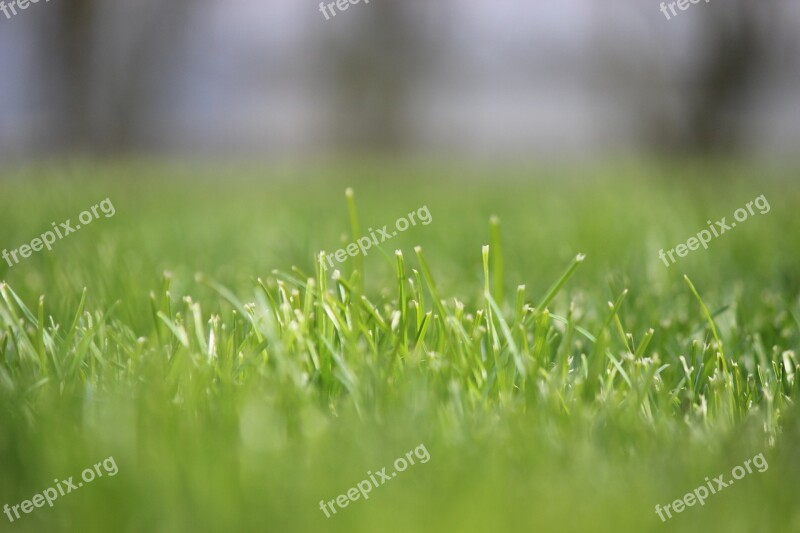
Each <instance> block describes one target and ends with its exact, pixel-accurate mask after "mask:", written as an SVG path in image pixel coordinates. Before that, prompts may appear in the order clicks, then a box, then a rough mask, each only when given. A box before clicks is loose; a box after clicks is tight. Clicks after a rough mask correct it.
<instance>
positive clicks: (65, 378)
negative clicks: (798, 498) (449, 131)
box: [0, 162, 800, 533]
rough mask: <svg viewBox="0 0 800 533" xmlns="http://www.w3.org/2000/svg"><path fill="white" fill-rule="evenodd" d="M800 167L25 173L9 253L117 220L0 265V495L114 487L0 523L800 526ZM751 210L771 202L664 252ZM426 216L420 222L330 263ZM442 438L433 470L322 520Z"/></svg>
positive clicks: (17, 181) (16, 191)
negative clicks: (84, 478)
mask: <svg viewBox="0 0 800 533" xmlns="http://www.w3.org/2000/svg"><path fill="white" fill-rule="evenodd" d="M794 175H795V174H794V173H793V172H791V171H790V170H781V169H774V168H758V167H743V166H737V165H733V164H730V165H726V164H714V165H711V164H705V165H701V164H691V163H684V164H680V165H677V164H675V165H665V164H629V165H624V166H611V165H607V166H606V167H605V168H602V169H598V168H595V167H592V168H588V167H587V168H578V167H576V168H573V169H572V170H570V171H565V170H553V169H549V170H548V169H528V168H522V167H491V166H488V165H487V166H485V167H463V168H461V167H459V166H456V165H444V164H436V163H408V162H401V163H392V164H391V165H390V164H387V163H386V162H372V163H362V164H350V165H344V164H337V165H322V164H314V163H309V164H308V165H307V166H306V167H303V168H300V169H298V168H296V167H289V166H284V167H275V168H271V169H263V168H259V167H226V166H222V165H220V166H217V167H202V166H198V167H196V168H191V167H185V166H178V165H174V166H169V165H166V164H150V163H127V164H106V165H97V164H85V163H72V164H69V165H65V166H59V167H55V166H53V167H37V168H35V169H22V170H15V171H5V174H4V176H3V178H4V181H2V182H1V183H0V187H1V189H0V190H2V194H0V228H2V229H1V230H0V238H1V240H2V242H0V247H2V248H9V249H11V248H16V247H18V246H20V245H21V244H24V243H29V242H30V241H31V239H33V238H35V237H37V236H39V235H40V234H42V233H43V232H45V231H47V230H49V229H50V228H51V222H59V221H64V220H66V219H68V218H71V219H73V221H74V220H75V219H76V218H77V216H78V213H80V212H81V211H83V210H84V209H87V208H89V207H90V206H92V205H95V204H97V203H98V202H100V201H101V200H103V199H105V198H109V199H110V200H111V201H112V202H113V205H114V207H115V214H114V216H113V217H110V218H100V219H98V220H96V221H94V222H92V223H91V224H90V225H88V226H86V227H83V228H81V229H80V230H79V231H77V232H75V233H72V234H71V235H68V236H66V237H65V238H64V239H62V240H59V241H57V242H56V243H55V245H54V246H53V249H52V251H49V252H48V251H42V252H38V253H35V254H33V255H32V256H31V257H29V258H27V259H24V260H23V261H21V262H20V263H19V264H16V265H14V266H13V267H9V266H8V264H7V263H6V262H5V261H3V262H0V279H2V280H4V283H3V284H2V285H0V472H2V475H1V476H0V505H4V504H8V505H9V506H12V505H16V504H20V503H21V502H23V501H24V500H28V499H30V498H31V497H32V496H33V495H34V494H36V493H42V492H43V491H44V490H45V489H47V488H48V487H51V486H53V485H54V479H56V478H57V479H59V480H65V479H67V478H68V477H69V476H74V477H75V481H78V480H79V479H80V475H81V471H82V470H84V469H85V468H87V467H88V468H92V465H95V464H97V463H99V462H101V461H103V460H104V459H106V458H108V457H112V456H113V458H114V461H115V464H116V465H117V467H118V472H117V473H116V474H115V475H113V476H112V475H108V474H106V475H104V476H102V477H99V478H98V479H95V480H94V481H92V482H91V483H85V484H84V486H83V487H80V488H79V489H77V490H76V491H74V492H72V493H69V494H66V495H64V496H59V498H58V499H57V500H55V502H54V505H53V507H52V508H51V507H49V506H48V505H46V504H45V505H44V506H43V507H42V508H34V509H33V511H32V512H30V513H29V514H22V513H21V517H20V518H19V519H15V520H14V521H13V522H11V521H10V520H9V519H8V518H6V516H5V515H0V531H19V532H34V531H36V532H39V531H86V532H94V531H98V532H100V531H102V532H107V531H121V532H131V533H133V532H137V533H138V532H142V531H152V532H184V531H185V532H195V531H209V532H217V531H219V532H223V531H225V532H227V531H254V532H255V531H280V532H284V531H286V532H290V531H291V532H294V531H297V532H306V531H347V532H354V531H363V532H374V531H388V532H394V531H397V532H409V531H415V532H416V531H419V532H426V531H431V532H434V531H435V532H439V531H458V532H487V531H565V532H572V531H586V532H608V531H622V532H628V531H630V532H643V531H682V532H685V531H727V532H751V531H753V532H754V531H776V532H784V531H787V532H788V531H800V513H798V511H797V510H796V509H797V507H796V505H794V494H795V492H794V489H795V488H796V486H797V479H798V476H799V475H800V459H799V458H798V455H797V453H796V446H797V444H798V442H800V440H798V439H800V415H798V412H797V410H796V409H795V408H794V407H793V404H794V402H795V398H796V396H797V393H798V385H797V382H796V379H795V377H796V373H797V372H798V363H799V362H800V361H798V355H797V353H796V351H797V347H798V342H799V341H800V297H799V293H800V275H798V273H800V251H799V250H798V248H797V243H798V237H800V218H798V217H797V216H796V215H797V213H798V206H800V189H799V188H798V187H797V182H796V178H795V177H793V176H794ZM348 187H352V188H353V190H354V192H355V194H354V197H353V198H352V199H351V200H352V201H349V202H348V198H347V197H346V195H345V190H346V189H347V188H348ZM760 195H764V197H765V198H766V199H767V200H768V201H769V204H770V210H769V212H768V213H766V214H763V215H762V214H759V213H758V212H756V214H755V215H753V216H751V217H749V218H748V220H747V221H746V222H744V223H741V224H739V225H738V226H737V227H735V228H732V229H731V230H730V231H728V232H726V233H725V234H724V235H720V237H719V238H716V239H713V240H712V241H711V242H710V244H709V247H708V250H704V249H703V248H700V249H699V250H696V251H693V252H691V253H690V254H689V255H688V256H687V257H685V258H682V259H680V260H679V261H678V263H677V264H675V265H673V266H671V267H669V268H667V267H666V266H665V265H664V263H663V262H662V261H661V260H660V259H659V258H658V251H659V250H660V249H670V248H673V247H675V245H677V244H679V243H682V242H683V243H685V242H686V241H687V239H688V238H690V237H692V236H694V235H695V234H697V233H698V231H700V230H703V229H705V228H706V227H707V223H706V221H707V220H712V221H716V220H718V219H721V218H722V217H728V220H729V221H730V220H732V218H733V213H734V211H735V210H736V209H737V208H740V207H743V206H745V204H746V203H747V202H748V201H751V200H753V199H754V198H756V197H758V196H760ZM421 206H427V207H428V209H429V211H430V214H431V216H432V223H430V224H429V225H424V226H423V225H416V226H413V227H411V228H409V229H408V230H407V231H405V232H402V233H400V234H398V235H397V236H396V237H395V238H393V239H392V240H391V241H388V242H386V243H384V244H383V245H382V246H381V247H380V248H372V249H371V250H370V251H369V254H368V255H367V256H366V257H362V256H358V257H355V258H349V259H347V260H346V261H345V262H344V263H343V264H342V265H341V266H340V268H339V271H338V272H333V271H332V270H331V269H329V270H328V271H327V272H322V273H321V272H320V268H319V264H318V260H319V259H320V258H319V256H318V255H317V254H319V252H320V251H323V250H324V251H326V252H328V253H330V252H332V251H335V250H337V249H339V248H342V247H343V246H344V245H346V244H347V243H348V242H350V241H353V240H355V239H356V238H357V237H359V236H361V235H365V234H367V229H368V228H370V227H373V228H378V227H381V226H383V225H385V224H386V225H392V224H394V221H395V219H397V218H398V217H401V216H404V215H406V214H407V213H409V212H411V211H414V210H417V209H418V208H420V207H421ZM493 216H495V217H497V218H496V219H493V218H492V217H493ZM487 247H488V248H487ZM396 250H399V251H400V254H399V255H398V254H396V253H395V251H396ZM421 444H424V446H425V449H426V450H427V451H428V452H429V456H430V459H429V460H428V461H427V462H425V463H424V464H422V463H419V462H418V464H415V465H414V466H410V467H409V468H408V469H407V470H406V471H405V472H403V473H402V474H399V475H398V476H397V477H396V478H392V479H391V481H390V482H388V483H387V484H386V485H385V486H379V487H378V488H374V489H372V492H371V493H370V494H369V496H370V497H369V499H368V500H364V499H363V498H361V499H358V500H357V501H353V502H351V503H349V505H348V506H347V508H344V509H342V508H338V507H337V509H338V512H337V513H336V514H335V515H333V516H331V517H330V518H327V517H326V515H325V514H324V513H323V511H322V510H321V509H320V501H321V500H324V501H326V502H327V501H330V500H335V499H336V497H337V496H338V495H340V494H343V493H346V492H347V490H348V489H349V488H351V487H354V486H356V485H357V484H358V483H359V482H361V481H362V480H364V479H366V478H367V472H368V471H371V472H373V473H374V472H377V471H379V470H380V469H381V468H383V467H388V468H387V471H389V472H391V470H392V469H393V466H392V465H393V462H394V461H395V459H396V458H397V457H401V456H405V454H406V452H408V451H409V450H414V449H415V448H417V447H418V446H419V445H421ZM761 453H763V457H764V458H765V461H766V462H768V466H769V467H768V469H764V471H763V472H761V471H758V470H753V471H752V473H748V474H747V475H745V476H744V477H743V478H742V479H741V480H738V481H736V484H734V485H732V486H730V487H728V488H725V489H724V490H723V491H721V492H719V493H717V494H713V495H710V496H709V497H708V499H707V500H706V501H705V502H704V505H702V506H700V505H694V506H692V507H687V508H686V509H685V510H684V511H683V512H681V513H680V514H676V513H673V517H672V518H671V519H669V520H667V521H666V522H662V520H661V519H659V516H658V515H657V514H656V512H655V506H656V504H660V505H661V507H664V506H665V505H669V504H672V502H674V501H675V500H677V499H679V498H683V497H684V495H685V494H686V493H689V492H692V491H693V490H694V489H695V488H696V487H698V486H701V485H704V484H706V481H704V479H705V478H706V477H709V479H711V478H715V477H717V476H718V475H720V474H725V477H726V479H730V478H731V470H732V469H733V468H734V467H736V466H737V465H742V464H743V463H744V462H745V461H746V460H749V459H750V458H752V457H754V456H756V455H757V454H761ZM34 503H35V502H34Z"/></svg>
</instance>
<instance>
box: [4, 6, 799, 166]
mask: <svg viewBox="0 0 800 533" xmlns="http://www.w3.org/2000/svg"><path fill="white" fill-rule="evenodd" d="M659 4H660V3H659V2H656V1H654V0H647V1H642V0H616V1H614V2H610V3H606V2H597V1H596V0H540V1H537V2H530V1H525V0H492V1H491V2H489V1H486V2H480V1H477V0H460V1H454V0H438V1H436V2H431V1H429V0H402V1H399V0H373V1H372V2H370V3H369V4H364V3H363V1H362V2H361V3H359V4H357V5H352V6H350V8H349V9H348V10H347V11H345V12H340V13H339V14H338V15H337V16H336V17H335V18H332V19H331V20H326V19H325V17H324V16H323V14H322V13H321V12H320V10H319V3H318V2H316V1H313V0H303V1H298V0H263V1H260V2H257V1H249V0H225V1H222V0H191V1H190V0H171V1H170V2H164V1H154V0H135V1H134V0H115V1H113V2H109V1H105V2H100V1H98V0H55V1H53V2H49V3H45V2H39V3H37V4H31V5H30V6H29V8H28V9H27V10H25V11H19V12H18V14H17V15H16V16H13V17H11V18H6V17H5V16H3V15H2V14H0V50H2V51H3V53H2V54H0V164H9V163H14V164H17V163H24V162H26V161H30V160H38V159H40V158H43V157H59V156H63V155H87V156H119V155H139V156H141V155H144V156H171V157H198V156H203V157H221V158H235V157H248V158H256V159H260V158H265V159H274V158H293V157H298V156H303V157H316V156H331V155H334V156H335V155H339V154H348V155H353V154H357V155H363V154H366V155H372V154H375V155H384V154H393V155H394V154H400V155H413V156H420V157H433V156H435V157H460V156H464V157H466V156H469V157H470V158H488V159H493V158H520V159H527V158H532V159H533V158H535V159H539V160H541V159H556V160H563V159H567V158H568V159H570V160H574V159H575V158H586V159H592V158H598V157H603V158H611V157H618V156H626V155H656V156H676V155H686V156H697V155H701V156H702V155H714V154H721V155H736V156H741V157H747V158H756V159H758V158H781V159H790V158H793V156H796V154H797V152H798V151H797V147H798V146H800V120H798V118H800V117H798V114H800V79H799V78H800V68H798V67H800V54H798V40H799V38H800V37H799V36H800V3H798V2H797V1H796V0H769V1H767V2H755V1H752V0H724V1H723V0H712V1H711V2H709V3H705V2H701V3H699V4H695V5H691V6H690V7H689V9H688V10H686V11H679V12H678V15H677V16H675V17H672V19H671V20H667V18H666V17H665V16H664V14H663V13H662V12H661V11H660V10H659Z"/></svg>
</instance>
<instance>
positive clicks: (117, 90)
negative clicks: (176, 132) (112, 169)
mask: <svg viewBox="0 0 800 533" xmlns="http://www.w3.org/2000/svg"><path fill="white" fill-rule="evenodd" d="M117 1H118V3H117V4H115V5H109V4H103V3H101V2H99V1H97V0H62V1H61V2H57V3H54V4H52V5H53V7H54V10H53V11H52V13H53V15H52V18H51V20H49V21H47V22H48V23H49V24H51V25H52V31H44V32H41V34H42V35H43V43H42V44H43V46H42V49H43V52H44V56H45V57H44V59H45V61H44V62H43V63H44V68H45V69H46V71H45V73H44V78H45V79H46V80H47V85H48V86H49V87H50V91H51V94H52V97H51V98H48V99H47V100H48V102H49V103H48V105H55V106H57V109H56V110H55V112H54V113H52V116H55V117H56V121H57V123H56V124H55V125H54V127H53V130H54V131H55V139H54V142H55V144H56V145H57V146H59V147H61V148H63V149H65V150H70V151H79V152H91V153H100V154H103V153H105V154H109V153H111V154H118V153H124V152H128V151H131V150H132V149H136V148H140V147H141V146H142V145H143V144H146V143H147V135H146V134H145V132H144V129H145V124H146V122H147V119H148V117H149V116H150V109H151V103H152V95H153V93H154V91H155V90H156V89H157V88H158V87H159V84H160V83H163V80H164V79H165V77H166V76H164V73H165V55H166V54H167V52H169V51H172V50H174V49H175V48H176V47H175V46H174V42H175V41H177V40H179V39H180V37H181V35H182V28H185V27H186V26H187V24H186V21H187V18H188V16H189V15H190V12H191V9H189V8H190V6H195V5H198V3H197V2H191V0H171V1H170V2H169V4H168V6H166V7H165V6H164V5H162V4H161V3H157V2H153V1H146V0H139V1H137V2H133V1H127V0H117Z"/></svg>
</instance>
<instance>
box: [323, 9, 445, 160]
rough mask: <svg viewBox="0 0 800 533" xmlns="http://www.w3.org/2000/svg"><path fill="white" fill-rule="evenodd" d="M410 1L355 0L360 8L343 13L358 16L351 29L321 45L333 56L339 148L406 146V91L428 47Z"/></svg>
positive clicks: (385, 149) (393, 148)
mask: <svg viewBox="0 0 800 533" xmlns="http://www.w3.org/2000/svg"><path fill="white" fill-rule="evenodd" d="M413 4H414V3H413V2H406V1H403V2H395V1H392V2H384V3H373V4H359V5H358V7H359V8H360V12H358V13H356V12H355V10H354V9H352V8H351V10H350V11H348V12H347V13H345V14H343V15H347V16H353V17H355V16H358V17H359V18H358V24H357V25H356V26H355V28H356V29H355V31H349V32H348V33H347V34H346V35H337V36H336V42H335V43H334V44H333V46H326V49H324V50H321V53H322V54H324V55H325V56H327V57H328V58H330V57H331V55H332V56H333V57H332V58H330V59H329V61H331V63H330V64H331V65H332V66H333V72H332V79H333V83H334V87H335V90H334V92H335V97H334V102H333V103H334V105H335V109H336V111H335V116H336V124H335V126H334V129H335V131H336V137H337V144H338V147H339V148H343V149H345V150H349V151H373V152H394V151H399V150H402V149H404V148H405V147H406V146H407V143H408V138H407V135H408V129H407V127H406V121H407V120H408V118H409V115H408V113H409V106H408V103H409V98H410V92H411V90H412V88H413V85H414V82H415V81H416V80H417V79H418V78H419V76H420V75H421V73H420V70H421V69H422V68H424V64H425V61H426V57H425V55H426V52H428V51H429V48H428V47H427V46H426V45H425V39H424V35H421V33H422V32H421V30H420V28H419V27H417V25H416V24H415V23H414V19H413V11H414V6H413ZM336 22H339V21H336ZM342 22H345V21H342Z"/></svg>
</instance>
